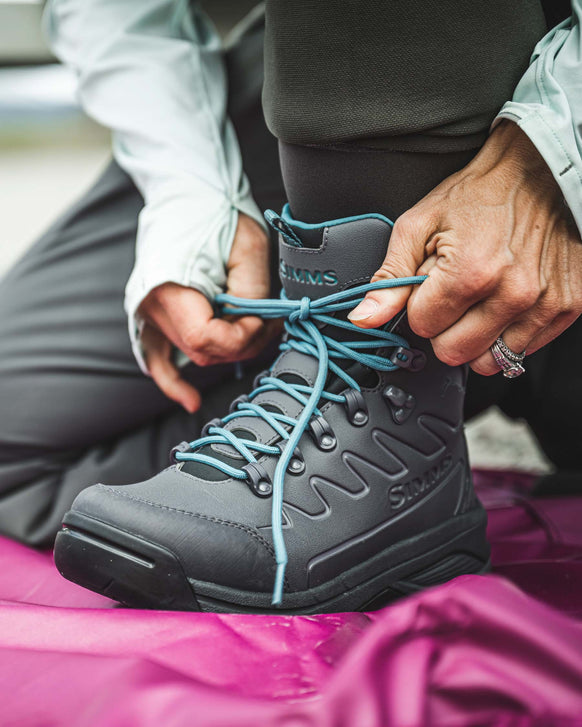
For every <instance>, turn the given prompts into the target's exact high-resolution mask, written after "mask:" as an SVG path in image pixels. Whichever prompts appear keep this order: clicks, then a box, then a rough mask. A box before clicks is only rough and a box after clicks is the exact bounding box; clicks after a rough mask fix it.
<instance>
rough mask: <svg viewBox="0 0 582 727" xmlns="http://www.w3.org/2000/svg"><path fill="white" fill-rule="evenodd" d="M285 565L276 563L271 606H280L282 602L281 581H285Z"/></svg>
mask: <svg viewBox="0 0 582 727" xmlns="http://www.w3.org/2000/svg"><path fill="white" fill-rule="evenodd" d="M286 566H287V563H277V572H276V574H275V585H274V586H273V598H272V599H271V606H280V605H281V602H282V601H283V581H284V580H285V567H286Z"/></svg>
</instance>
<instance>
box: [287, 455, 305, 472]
mask: <svg viewBox="0 0 582 727" xmlns="http://www.w3.org/2000/svg"><path fill="white" fill-rule="evenodd" d="M287 472H289V474H290V475H302V474H303V473H304V472H305V462H304V461H303V460H302V459H299V458H298V457H291V459H290V460H289V464H288V466H287Z"/></svg>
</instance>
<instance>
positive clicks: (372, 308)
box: [348, 298, 378, 321]
mask: <svg viewBox="0 0 582 727" xmlns="http://www.w3.org/2000/svg"><path fill="white" fill-rule="evenodd" d="M377 310H378V303H376V301H375V300H373V299H372V298H364V300H363V301H362V302H361V303H360V305H358V306H356V307H355V308H354V310H353V311H351V312H350V313H348V318H349V319H350V321H364V320H366V318H369V317H370V316H371V315H372V314H373V313H375V312H376V311H377Z"/></svg>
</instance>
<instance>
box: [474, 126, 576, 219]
mask: <svg viewBox="0 0 582 727" xmlns="http://www.w3.org/2000/svg"><path fill="white" fill-rule="evenodd" d="M474 161H475V162H476V164H477V166H478V167H480V171H481V173H487V172H493V171H494V172H496V173H498V174H500V175H501V176H502V178H503V179H504V180H506V183H509V185H510V186H513V187H519V188H527V189H528V190H529V191H530V193H531V194H532V195H534V196H540V197H542V198H543V199H544V201H545V202H546V203H548V204H550V205H555V204H559V205H562V204H563V196H562V192H561V190H560V187H559V185H558V183H557V182H556V180H555V178H554V176H553V174H552V171H551V169H550V167H549V166H548V165H547V164H546V162H545V160H544V158H543V157H542V155H541V154H540V153H539V151H538V150H537V149H536V147H535V146H534V144H533V143H532V142H531V140H530V138H529V137H528V136H527V134H525V133H524V132H523V131H522V130H521V129H520V127H519V126H518V125H517V124H516V123H514V122H513V121H509V120H508V119H503V120H502V121H501V122H500V123H499V124H497V126H496V127H495V129H494V130H493V131H492V132H491V134H490V136H489V138H488V139H487V142H486V143H485V145H484V146H483V148H482V150H481V151H480V152H479V154H478V155H477V157H475V160H474Z"/></svg>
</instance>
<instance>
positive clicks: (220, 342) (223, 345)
mask: <svg viewBox="0 0 582 727" xmlns="http://www.w3.org/2000/svg"><path fill="white" fill-rule="evenodd" d="M264 329H265V325H264V323H263V321H262V320H261V319H260V318H257V317H256V316H243V317H241V318H237V319H234V320H225V319H223V318H212V319H211V320H210V321H208V323H207V324H206V325H205V326H204V327H196V328H192V329H190V331H189V332H188V333H187V334H186V335H185V336H184V345H185V346H186V348H185V349H183V350H184V351H185V353H186V354H187V355H188V356H189V357H190V358H191V359H192V361H194V362H195V363H197V364H198V365H199V366H208V365H210V364H213V363H217V362H222V363H226V362H229V361H238V360H240V359H241V357H243V356H245V354H247V353H248V349H249V348H250V347H251V346H253V344H255V343H258V341H260V338H261V334H262V333H263V332H264Z"/></svg>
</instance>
